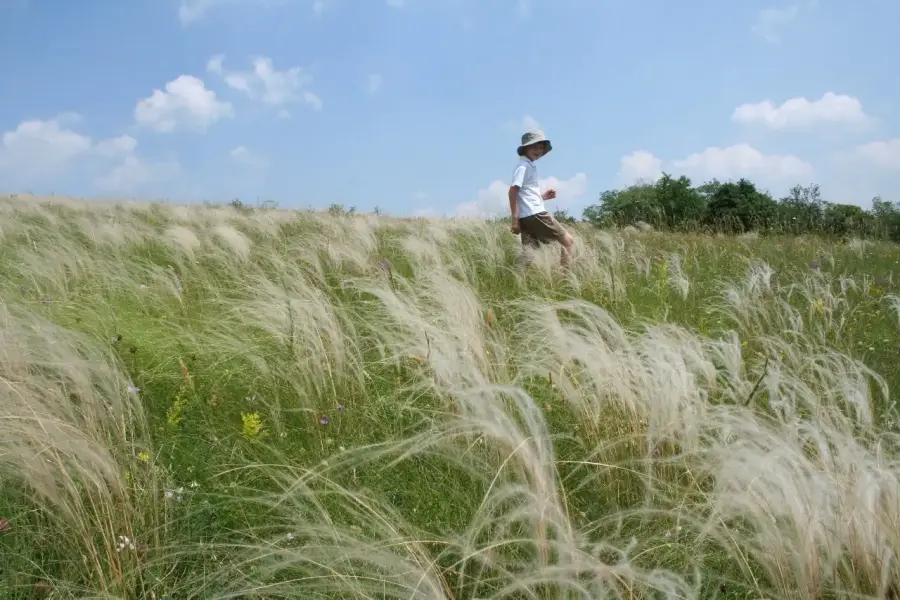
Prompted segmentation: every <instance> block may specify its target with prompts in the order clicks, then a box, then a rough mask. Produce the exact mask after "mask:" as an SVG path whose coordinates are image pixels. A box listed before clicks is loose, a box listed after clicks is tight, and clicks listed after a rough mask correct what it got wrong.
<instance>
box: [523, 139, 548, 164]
mask: <svg viewBox="0 0 900 600" xmlns="http://www.w3.org/2000/svg"><path fill="white" fill-rule="evenodd" d="M543 155H544V144H543V143H537V144H532V145H531V146H527V147H526V148H525V156H526V157H528V160H537V159H539V158H540V157H542V156H543Z"/></svg>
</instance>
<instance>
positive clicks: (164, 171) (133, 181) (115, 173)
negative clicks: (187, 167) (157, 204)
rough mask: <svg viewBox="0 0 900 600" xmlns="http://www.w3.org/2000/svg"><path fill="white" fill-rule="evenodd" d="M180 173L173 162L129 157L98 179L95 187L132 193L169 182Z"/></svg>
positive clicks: (178, 167) (108, 190)
mask: <svg viewBox="0 0 900 600" xmlns="http://www.w3.org/2000/svg"><path fill="white" fill-rule="evenodd" d="M180 172H181V166H180V165H179V164H178V163H177V162H175V161H163V162H150V161H145V160H143V159H141V158H138V157H137V156H134V155H129V156H126V157H125V160H124V161H122V164H120V165H118V166H116V167H114V168H113V169H112V170H111V171H109V172H108V173H107V174H106V175H104V176H103V177H100V178H99V179H98V180H97V182H96V185H97V187H98V188H100V189H101V190H104V191H106V192H118V193H132V192H135V191H137V190H139V189H141V188H143V187H145V186H147V185H150V184H158V183H162V182H166V181H170V180H171V179H173V178H175V177H176V176H177V175H178V174H179V173H180Z"/></svg>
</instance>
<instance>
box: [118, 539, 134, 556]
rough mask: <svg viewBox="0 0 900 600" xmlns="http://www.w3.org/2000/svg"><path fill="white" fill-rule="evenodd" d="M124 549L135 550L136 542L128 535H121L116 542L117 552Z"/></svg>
mask: <svg viewBox="0 0 900 600" xmlns="http://www.w3.org/2000/svg"><path fill="white" fill-rule="evenodd" d="M123 550H134V542H132V541H131V540H130V539H128V536H127V535H120V536H119V541H118V543H117V544H116V552H122V551H123Z"/></svg>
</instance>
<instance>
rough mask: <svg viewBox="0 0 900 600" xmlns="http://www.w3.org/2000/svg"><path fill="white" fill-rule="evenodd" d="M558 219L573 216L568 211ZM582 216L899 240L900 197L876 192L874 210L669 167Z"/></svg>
mask: <svg viewBox="0 0 900 600" xmlns="http://www.w3.org/2000/svg"><path fill="white" fill-rule="evenodd" d="M555 216H556V217H557V219H559V220H562V221H570V222H571V221H573V220H574V218H573V217H571V216H570V215H568V214H567V213H566V212H565V211H557V213H556V215H555ZM582 219H583V220H584V221H585V222H588V223H590V224H592V225H595V226H597V227H624V226H627V225H635V224H638V223H641V222H643V223H647V224H649V225H651V226H653V227H654V228H657V229H663V230H668V231H707V232H722V233H744V232H750V231H757V232H760V233H782V234H825V235H835V236H841V237H866V238H877V239H887V240H892V241H895V242H900V203H895V202H889V201H886V200H882V199H881V198H880V197H875V198H874V199H873V200H872V207H871V208H870V209H869V210H864V209H863V208H861V207H859V206H856V205H853V204H835V203H831V202H826V201H825V200H823V199H822V196H821V193H820V189H819V186H818V185H816V184H811V185H809V186H806V187H804V186H800V185H796V186H794V187H793V188H791V190H790V191H789V192H788V194H787V195H786V196H784V197H782V198H778V199H776V198H774V197H772V195H770V194H769V193H768V192H766V191H761V190H760V189H758V188H757V187H756V185H755V184H754V183H753V182H752V181H749V180H747V179H740V180H738V181H726V182H722V181H719V180H717V179H713V180H712V181H708V182H706V183H704V184H702V185H699V186H696V187H695V186H694V185H692V183H691V180H690V179H689V178H687V177H684V176H681V177H678V178H675V177H673V176H671V175H669V174H666V173H664V174H663V175H662V176H661V177H660V178H659V179H658V180H656V181H655V182H653V183H648V182H644V183H637V184H635V185H631V186H629V187H626V188H624V189H617V190H607V191H605V192H603V193H602V194H600V199H599V202H598V203H597V204H594V205H591V206H588V207H587V208H585V209H584V212H583V213H582Z"/></svg>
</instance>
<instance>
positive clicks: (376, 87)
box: [366, 73, 384, 95]
mask: <svg viewBox="0 0 900 600" xmlns="http://www.w3.org/2000/svg"><path fill="white" fill-rule="evenodd" d="M383 85H384V77H382V75H381V74H380V73H370V74H369V78H368V81H367V83H366V90H367V91H368V92H369V94H371V95H375V94H377V93H378V92H380V91H381V86H383Z"/></svg>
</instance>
